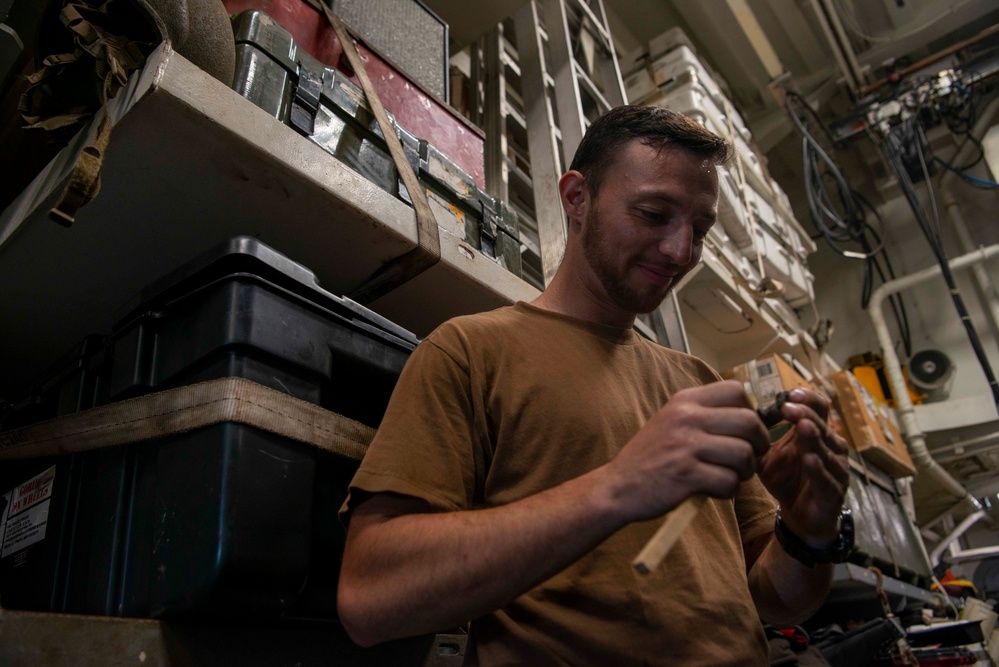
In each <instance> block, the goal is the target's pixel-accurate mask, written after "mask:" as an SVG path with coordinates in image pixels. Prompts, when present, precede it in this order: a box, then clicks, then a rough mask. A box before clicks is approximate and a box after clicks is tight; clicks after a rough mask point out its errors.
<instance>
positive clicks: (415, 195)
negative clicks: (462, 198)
mask: <svg viewBox="0 0 999 667" xmlns="http://www.w3.org/2000/svg"><path fill="white" fill-rule="evenodd" d="M318 4H319V7H320V8H321V9H322V11H323V14H325V15H326V20H328V21H329V22H330V25H331V26H333V32H335V33H336V37H337V39H338V40H340V46H341V47H342V48H343V53H344V55H345V56H347V62H349V63H350V66H351V68H352V69H353V70H354V74H356V75H357V80H358V81H359V82H360V84H361V89H362V90H363V91H364V96H365V97H366V98H367V99H368V105H369V106H370V107H371V111H372V113H373V114H374V116H375V119H376V120H377V121H378V126H379V127H380V128H381V130H382V136H383V137H384V138H385V143H386V144H387V145H388V149H389V153H390V154H391V155H392V160H393V161H394V162H395V166H396V169H397V170H398V171H399V177H400V178H401V179H402V183H403V185H405V186H406V190H407V191H408V192H409V198H410V200H411V201H412V202H413V209H414V210H415V211H416V242H417V247H416V248H414V249H413V250H410V251H409V252H407V253H406V254H404V255H402V256H400V257H396V258H395V259H393V260H392V261H390V262H389V263H387V264H385V265H384V266H382V268H381V269H379V270H378V271H377V272H375V274H374V275H373V276H371V278H369V279H368V281H367V282H366V283H364V284H363V285H361V286H360V287H359V288H358V289H356V290H354V292H352V293H351V294H350V298H351V299H353V300H354V301H357V302H358V303H362V304H365V303H371V302H372V301H374V300H375V299H377V298H379V297H380V296H383V295H385V294H387V293H388V292H391V291H392V290H393V289H395V288H396V287H398V286H399V285H402V284H403V283H405V282H406V281H408V280H410V279H412V278H414V277H416V276H418V275H419V274H421V273H423V272H424V271H426V270H427V269H429V268H430V267H431V266H433V265H434V264H436V263H437V262H438V261H439V260H440V258H441V238H440V229H439V228H438V227H437V219H436V218H434V213H433V211H431V210H430V202H429V201H427V194H426V192H425V191H424V190H423V187H422V186H421V185H420V182H419V181H418V180H417V178H416V174H414V173H413V168H412V167H411V166H410V165H409V161H408V160H406V154H405V153H403V150H402V143H400V141H399V137H398V135H397V134H396V132H395V128H394V127H393V125H392V121H390V120H389V117H388V114H387V113H385V107H384V106H383V105H382V102H381V100H380V99H379V98H378V94H377V93H376V92H375V89H374V86H372V85H371V79H370V78H369V77H368V73H367V71H366V70H365V69H364V62H363V61H362V60H361V56H360V55H358V53H357V48H356V47H355V46H354V42H353V40H352V39H351V37H350V34H348V32H347V28H346V26H344V25H343V22H342V21H340V19H339V18H338V17H337V16H336V14H334V13H333V12H332V11H331V10H330V8H329V7H327V6H326V3H325V2H323V0H318Z"/></svg>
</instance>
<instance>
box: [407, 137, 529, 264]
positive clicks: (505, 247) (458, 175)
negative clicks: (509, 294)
mask: <svg viewBox="0 0 999 667" xmlns="http://www.w3.org/2000/svg"><path fill="white" fill-rule="evenodd" d="M419 177H420V183H421V184H422V185H424V186H426V192H427V196H428V198H429V199H430V208H431V209H432V210H433V212H434V217H435V218H436V219H437V224H438V225H440V227H441V228H442V229H444V230H445V231H448V232H450V233H452V234H454V235H455V236H457V237H458V238H462V239H465V240H466V241H468V242H469V243H471V244H472V245H473V246H475V247H476V248H479V249H480V250H482V252H483V254H485V255H486V256H487V257H491V258H493V259H494V260H495V261H496V262H497V263H498V264H500V265H501V266H503V267H505V268H506V269H507V270H508V271H510V272H511V273H513V274H514V275H517V276H521V275H523V265H522V262H521V255H520V222H519V220H518V217H517V213H516V212H515V211H514V210H513V209H511V208H510V207H509V206H507V204H506V202H504V201H502V200H499V199H495V198H493V197H491V196H489V195H487V194H486V193H485V192H483V191H482V190H480V189H479V188H477V187H476V186H475V182H474V181H473V180H472V177H471V176H470V175H469V174H468V173H467V172H466V171H465V170H463V169H462V168H461V167H459V166H458V165H457V164H455V163H454V162H452V161H451V160H449V159H448V158H447V156H446V155H444V154H443V153H441V152H440V151H439V150H437V149H436V148H434V146H433V145H431V144H430V143H428V142H426V141H421V142H420V169H419ZM404 198H405V197H404Z"/></svg>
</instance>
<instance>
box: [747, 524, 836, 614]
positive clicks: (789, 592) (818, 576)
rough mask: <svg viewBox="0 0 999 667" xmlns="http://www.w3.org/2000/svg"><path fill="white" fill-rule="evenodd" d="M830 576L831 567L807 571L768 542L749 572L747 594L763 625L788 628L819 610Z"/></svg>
mask: <svg viewBox="0 0 999 667" xmlns="http://www.w3.org/2000/svg"><path fill="white" fill-rule="evenodd" d="M832 573H833V566H832V565H816V566H815V567H811V568H810V567H808V566H807V565H805V564H804V563H801V562H800V561H797V560H795V559H794V558H792V557H791V556H789V555H788V554H787V552H785V551H784V549H783V547H781V545H780V544H779V543H778V542H777V540H776V538H771V540H770V543H769V544H768V545H767V546H766V548H765V549H764V551H763V553H762V554H761V555H760V557H759V558H758V559H757V561H756V563H755V564H754V565H753V568H752V569H751V570H750V571H749V590H750V591H751V592H752V594H753V600H754V602H755V603H756V609H757V611H758V612H759V614H760V617H762V618H763V620H764V621H766V622H768V623H772V624H773V625H776V626H779V627H789V626H792V625H795V624H797V623H801V622H802V621H804V620H806V619H808V618H809V617H811V616H812V615H813V614H814V613H815V612H816V611H818V609H819V607H820V606H822V603H823V602H824V601H825V598H826V594H827V593H828V592H829V585H830V584H831V583H832Z"/></svg>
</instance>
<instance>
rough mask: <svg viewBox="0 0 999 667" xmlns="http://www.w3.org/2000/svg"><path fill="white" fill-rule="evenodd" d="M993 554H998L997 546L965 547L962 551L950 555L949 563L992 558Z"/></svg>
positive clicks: (998, 547) (998, 548)
mask: <svg viewBox="0 0 999 667" xmlns="http://www.w3.org/2000/svg"><path fill="white" fill-rule="evenodd" d="M993 556H999V546H996V547H979V548H977V549H965V550H964V551H958V552H957V553H956V554H954V555H953V556H951V557H950V563H951V565H955V564H957V563H961V562H964V561H966V560H983V559H985V558H992V557H993Z"/></svg>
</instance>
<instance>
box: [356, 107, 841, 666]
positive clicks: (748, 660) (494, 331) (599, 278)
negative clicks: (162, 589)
mask: <svg viewBox="0 0 999 667" xmlns="http://www.w3.org/2000/svg"><path fill="white" fill-rule="evenodd" d="M728 150H729V149H728V146H727V144H726V143H725V142H724V141H723V140H721V139H719V138H718V137H716V136H715V135H713V134H711V133H709V132H707V131H705V130H704V129H703V128H701V127H700V126H698V125H697V124H695V123H693V122H692V121H690V120H688V119H686V118H685V117H683V116H681V115H679V114H676V113H674V112H671V111H667V110H664V109H657V108H652V107H620V108H618V109H615V110H613V111H611V112H610V113H608V114H607V115H605V116H603V117H602V118H600V119H598V120H597V121H596V122H594V123H593V125H592V126H591V127H590V129H589V131H588V132H587V135H586V137H585V138H584V139H583V142H582V143H581V144H580V147H579V150H578V151H577V153H576V156H575V159H574V160H573V164H572V166H571V168H570V170H569V171H568V172H567V173H566V174H565V175H564V176H563V177H562V179H561V180H560V182H559V190H560V194H561V199H562V205H563V207H564V208H565V212H566V215H567V217H568V224H569V228H568V240H567V247H566V251H565V256H564V258H563V261H562V264H561V265H560V267H559V269H558V272H557V273H556V275H555V276H554V278H553V280H552V282H551V284H550V285H549V286H548V288H547V289H546V290H545V291H544V292H543V293H542V294H541V295H540V296H539V297H538V298H537V299H535V300H534V301H533V302H532V303H531V304H525V303H518V304H516V305H514V306H511V307H507V308H501V309H499V310H496V311H493V312H490V313H484V314H479V315H474V316H469V317H462V318H457V319H455V320H452V321H450V322H448V323H445V324H444V325H442V326H441V327H440V328H438V329H437V330H436V331H435V332H434V333H432V334H431V335H430V336H429V337H428V338H427V339H426V340H425V341H424V342H423V343H422V344H421V345H420V346H419V347H418V348H417V350H416V352H415V353H414V355H413V357H412V358H411V360H410V363H409V364H408V365H407V367H406V369H405V371H404V373H403V375H402V377H401V378H400V381H399V384H398V386H397V388H396V391H395V394H394V395H393V398H392V401H391V403H390V405H389V408H388V411H387V413H386V415H385V418H384V420H383V422H382V425H381V428H380V429H379V431H378V434H377V436H376V438H375V441H374V442H373V443H372V445H371V447H370V449H369V451H368V454H367V455H366V457H365V460H364V462H363V464H362V466H361V469H360V471H359V472H358V474H357V476H356V477H355V478H354V481H353V483H352V485H351V495H350V498H349V499H348V501H347V503H346V504H345V510H344V515H345V517H349V522H350V523H349V534H348V541H347V547H346V552H345V555H344V563H343V569H342V571H341V578H340V588H339V593H338V606H339V610H340V616H341V620H342V622H343V624H344V626H345V628H346V629H347V631H348V632H349V633H350V635H351V637H352V638H353V639H354V640H355V641H357V642H358V643H360V644H362V645H369V644H374V643H378V642H381V641H384V640H387V639H392V638H396V637H403V636H407V635H415V634H421V633H427V632H433V631H439V630H441V629H446V628H452V627H455V626H458V625H460V624H463V623H465V622H467V621H471V622H472V623H471V627H472V632H471V638H470V647H469V661H470V662H471V663H472V664H482V665H696V664H701V665H712V666H717V665H724V664H730V665H753V664H766V655H767V652H766V639H765V637H764V635H763V632H762V628H761V626H760V622H759V616H762V617H763V618H764V619H766V620H768V621H770V622H773V623H776V624H781V625H784V624H790V623H792V622H794V621H796V620H800V619H801V618H802V617H804V616H807V615H809V614H810V612H812V611H813V610H814V609H815V608H816V607H817V606H818V604H820V603H821V600H822V598H823V596H824V594H825V592H826V590H827V588H828V585H829V581H830V577H831V566H830V565H817V566H815V567H808V566H806V565H805V564H803V563H802V562H799V561H798V560H796V559H795V558H792V557H791V556H789V555H788V553H786V552H785V551H784V549H783V548H782V547H781V545H780V544H778V543H777V541H776V540H772V539H770V538H771V536H772V535H773V534H774V526H775V522H774V511H775V508H774V506H773V501H772V499H771V498H770V496H769V495H768V494H767V492H766V490H764V486H765V487H766V489H767V490H769V492H770V493H771V494H772V495H773V497H774V498H776V500H777V501H778V502H779V503H780V505H781V514H782V521H783V522H784V524H785V525H786V527H787V528H789V529H790V531H791V532H792V533H793V534H794V535H796V536H797V539H800V540H802V541H803V542H804V543H805V544H806V545H807V546H806V547H805V549H806V552H808V550H809V548H810V549H817V550H822V549H826V548H828V547H830V546H831V545H833V544H834V543H835V542H836V539H837V535H838V534H839V531H840V525H839V524H840V522H839V510H840V507H841V504H842V500H843V494H844V491H845V487H846V483H847V476H848V467H847V464H846V459H845V453H846V446H845V443H844V441H843V440H842V439H841V438H839V437H838V436H836V435H834V434H833V433H832V432H831V430H830V429H829V427H828V426H827V425H826V420H825V417H826V409H827V408H826V405H825V402H824V401H823V400H822V399H821V398H820V397H819V396H818V395H816V394H815V393H813V392H808V391H796V392H794V393H793V394H792V395H791V399H792V400H791V402H789V403H788V404H786V405H784V407H783V416H784V417H785V418H786V419H788V420H789V421H790V422H792V423H793V424H794V428H793V429H792V431H791V432H790V433H789V435H788V436H786V437H785V438H784V439H782V440H781V441H780V442H778V443H776V444H775V445H774V446H773V447H771V446H770V443H769V438H768V433H767V431H766V429H765V428H764V426H763V424H762V422H761V421H760V419H759V418H758V417H757V415H756V413H755V411H753V410H752V409H751V407H750V402H749V399H748V397H747V395H746V393H745V391H744V390H743V387H742V386H741V385H739V384H738V383H735V382H720V381H719V378H718V376H717V374H716V373H715V372H714V371H713V370H711V369H710V368H709V367H708V366H707V365H705V364H704V363H703V362H701V361H699V360H698V359H695V358H693V357H690V356H688V355H684V354H681V353H678V352H674V351H671V350H667V349H665V348H663V347H661V346H658V345H655V344H653V343H650V342H649V341H647V340H645V339H643V338H641V337H640V336H638V335H637V334H636V333H635V332H634V330H633V329H632V328H631V327H632V325H633V323H634V320H635V317H636V315H637V314H638V313H645V312H649V311H651V310H653V309H654V308H656V307H657V306H658V305H659V304H660V302H661V301H662V300H663V298H664V297H665V296H666V295H667V294H668V293H669V291H670V290H671V289H672V288H673V287H674V286H675V285H676V284H677V282H678V281H679V280H680V278H682V277H683V276H684V275H685V274H686V273H687V272H688V271H690V270H691V269H692V268H693V267H694V266H695V265H696V264H697V262H698V260H699V258H700V253H701V244H702V242H703V239H704V237H705V235H706V234H707V232H708V229H709V228H710V227H711V225H712V224H713V223H714V221H715V216H716V207H717V199H718V179H717V174H716V164H718V163H720V162H721V161H723V160H724V159H725V158H726V156H727V154H728ZM702 493H703V494H707V495H709V496H711V499H710V500H709V501H708V502H707V503H706V504H705V506H704V507H703V508H702V510H701V511H700V513H699V515H698V517H697V519H696V520H695V522H694V524H693V525H692V526H691V527H690V528H689V529H688V530H687V531H686V532H685V534H684V535H683V536H682V537H681V539H680V541H679V543H678V544H677V545H676V546H675V547H674V549H673V551H672V552H671V553H670V554H669V556H668V557H667V558H666V560H665V562H664V563H663V565H662V567H661V568H659V569H658V570H657V571H655V572H653V573H651V574H649V575H640V574H637V573H636V572H635V571H634V570H633V569H632V568H631V560H632V559H633V558H634V556H635V555H636V554H637V553H638V551H639V550H640V549H641V548H642V546H643V545H644V544H645V542H646V541H647V540H648V539H649V537H650V536H651V535H652V534H653V533H654V532H655V530H656V529H657V528H658V526H659V525H660V524H661V517H662V516H663V514H665V513H666V512H668V511H670V510H672V509H673V508H675V507H676V506H677V505H679V504H680V503H681V502H683V501H684V500H685V499H687V498H690V497H691V496H693V495H695V494H702ZM792 539H793V538H792ZM799 544H800V543H799ZM819 553H820V554H821V552H819Z"/></svg>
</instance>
